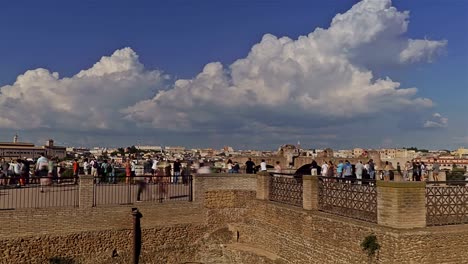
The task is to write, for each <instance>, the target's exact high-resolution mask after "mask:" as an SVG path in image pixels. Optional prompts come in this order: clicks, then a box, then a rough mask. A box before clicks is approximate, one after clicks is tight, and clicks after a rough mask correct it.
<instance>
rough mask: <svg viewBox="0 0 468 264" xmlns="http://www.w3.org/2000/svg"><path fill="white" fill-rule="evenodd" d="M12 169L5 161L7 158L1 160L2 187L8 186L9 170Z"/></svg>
mask: <svg viewBox="0 0 468 264" xmlns="http://www.w3.org/2000/svg"><path fill="white" fill-rule="evenodd" d="M9 167H10V164H8V162H7V161H6V160H5V158H2V159H1V160H0V170H1V172H0V176H1V179H0V181H1V183H0V184H1V185H8V184H9V183H8V168H9Z"/></svg>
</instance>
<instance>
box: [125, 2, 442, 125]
mask: <svg viewBox="0 0 468 264" xmlns="http://www.w3.org/2000/svg"><path fill="white" fill-rule="evenodd" d="M408 18H409V14H408V13H407V12H399V11H398V10H397V9H396V8H394V7H392V6H391V1H390V0H365V1H362V2H359V3H358V4H356V5H354V6H353V7H352V8H351V9H350V10H349V11H347V12H346V13H344V14H338V15H336V16H335V17H334V18H333V21H332V23H331V25H330V27H329V28H328V29H321V28H317V29H316V30H315V31H314V32H312V33H310V34H309V35H308V36H301V37H299V38H298V39H297V40H292V39H290V38H288V37H282V38H277V37H275V36H273V35H270V34H266V35H265V36H264V37H263V38H262V40H261V42H260V43H258V44H256V45H254V46H253V47H252V49H251V51H250V53H249V54H248V56H247V57H246V58H243V59H239V60H237V61H235V62H234V63H233V64H232V65H230V66H229V67H227V68H225V67H223V65H222V64H221V63H219V62H213V63H209V64H207V65H206V66H205V68H204V69H203V71H202V72H201V73H200V74H199V75H198V76H196V77H195V78H194V79H191V80H178V81H176V82H175V85H174V87H173V88H172V89H170V90H167V91H161V92H159V93H158V94H157V95H156V96H155V97H154V98H152V99H150V100H145V101H142V102H139V103H138V104H136V105H134V106H132V107H129V108H127V109H125V110H124V111H123V113H125V114H126V118H128V119H132V120H136V121H137V122H139V123H149V124H151V126H153V127H155V128H167V124H171V125H170V126H171V128H185V129H197V128H203V127H205V128H206V127H225V126H226V125H228V124H227V123H235V124H236V126H237V127H240V128H242V127H244V125H246V126H248V124H252V123H260V125H263V126H265V127H271V126H273V127H275V126H284V125H288V124H292V125H297V124H295V120H296V122H297V118H296V117H298V116H301V120H300V122H301V124H302V126H308V125H307V123H309V124H313V123H317V122H319V123H320V125H327V124H329V123H330V122H333V123H336V122H338V123H339V122H346V120H352V119H354V118H359V117H366V116H373V115H377V114H379V113H388V112H404V111H411V110H416V109H421V108H423V109H424V108H430V107H432V105H433V103H432V101H431V100H430V99H427V98H421V97H417V96H416V93H417V89H416V88H400V84H399V83H398V82H395V81H392V80H391V79H390V78H388V77H387V78H384V79H377V80H375V79H374V76H373V74H372V72H371V70H369V69H365V68H362V67H360V66H358V65H357V64H355V63H354V61H357V60H359V61H361V62H362V60H363V59H365V58H372V57H373V56H380V54H369V53H368V52H369V50H373V51H375V52H378V53H388V54H386V56H385V57H384V58H389V59H391V60H395V59H394V58H399V59H396V60H395V63H409V62H416V61H423V60H431V59H432V58H433V56H434V54H436V53H438V52H440V50H441V49H442V48H443V47H445V45H446V43H447V42H446V41H444V40H443V41H429V40H413V39H406V40H405V39H404V38H403V35H404V33H405V32H406V31H407V26H408ZM383 45H387V46H391V47H398V48H399V49H395V48H394V49H389V50H386V49H384V46H383ZM369 46H373V47H374V49H368V48H366V49H363V48H362V47H369ZM380 46H382V47H381V48H382V49H380V48H379V49H377V48H376V47H380ZM390 52H395V54H390ZM278 120H281V122H279V121H278ZM316 121H317V122H316Z"/></svg>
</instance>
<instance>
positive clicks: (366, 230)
mask: <svg viewBox="0 0 468 264" xmlns="http://www.w3.org/2000/svg"><path fill="white" fill-rule="evenodd" d="M194 181H195V184H196V185H195V186H194V189H195V188H197V189H196V190H194V192H195V193H196V194H197V195H195V197H194V199H195V201H194V202H193V203H190V202H168V203H162V204H159V203H142V204H138V208H139V210H140V211H141V213H142V214H143V218H142V219H141V223H142V234H143V237H142V241H143V244H142V253H141V262H140V263H205V264H215V263H216V264H228V263H249V264H250V263H265V264H285V263H369V262H370V263H414V264H416V263H418V264H419V263H431V264H432V263H434V264H435V263H457V264H458V263H468V251H467V250H466V248H467V247H468V225H457V226H444V227H421V228H411V229H397V228H393V227H385V226H382V225H377V224H372V223H367V222H362V221H358V220H353V219H349V218H345V217H339V216H335V215H332V214H327V213H322V212H319V211H317V210H315V209H314V208H315V207H314V206H313V204H314V203H313V202H312V200H313V199H312V198H313V197H309V198H311V206H309V207H310V208H309V209H310V210H304V209H301V208H296V207H291V206H287V205H282V204H278V203H274V202H269V201H261V200H257V199H255V197H256V191H255V189H256V186H257V177H256V176H255V175H254V176H251V175H232V174H226V175H198V176H195V179H194ZM310 181H311V182H313V181H312V180H310ZM313 186H314V185H313V184H310V186H309V187H311V188H313ZM378 187H379V188H392V186H391V185H388V184H387V185H385V184H384V185H382V184H379V186H378ZM414 187H415V188H417V187H418V186H414ZM389 194H392V195H393V196H389V197H387V198H388V199H390V200H392V199H393V200H395V199H396V202H394V203H392V204H389V205H388V206H387V207H391V206H397V205H398V206H400V205H399V204H400V203H401V204H404V205H405V206H407V208H410V205H411V201H412V200H414V199H413V198H414V197H416V196H413V195H410V194H408V193H407V192H406V191H404V190H397V191H396V192H395V193H392V192H390V193H389ZM417 197H419V198H421V197H420V195H419V194H418V195H417ZM387 198H385V199H387ZM419 198H418V201H420V199H419ZM405 212H406V211H402V212H399V213H400V215H401V216H402V214H405ZM131 230H132V217H131V206H102V207H96V208H44V209H35V210H11V211H0V263H85V264H87V263H109V264H110V263H130V261H131V257H132V231H131ZM371 234H375V235H376V236H377V239H378V243H379V244H380V245H381V249H380V251H379V252H378V254H377V255H376V256H375V257H373V258H371V259H369V258H368V256H367V255H366V254H365V253H364V252H363V251H362V249H361V247H360V244H361V242H362V241H363V240H364V239H365V237H367V236H369V235H371Z"/></svg>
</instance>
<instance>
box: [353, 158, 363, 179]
mask: <svg viewBox="0 0 468 264" xmlns="http://www.w3.org/2000/svg"><path fill="white" fill-rule="evenodd" d="M355 170H356V178H357V180H358V184H361V183H362V181H361V180H362V173H363V171H364V165H362V162H361V161H358V162H357V163H356V165H355Z"/></svg>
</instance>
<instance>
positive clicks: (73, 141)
mask: <svg viewBox="0 0 468 264" xmlns="http://www.w3.org/2000/svg"><path fill="white" fill-rule="evenodd" d="M467 10H468V2H466V1H455V0H449V1H444V2H442V1H436V0H428V1H410V2H409V1H393V2H392V1H390V0H364V1H354V0H353V1H351V0H345V1H338V0H332V1H321V2H311V1H297V2H295V3H294V5H292V4H291V3H286V2H284V1H276V0H269V1H243V0H242V1H232V2H224V3H222V4H221V3H219V2H216V1H203V2H197V3H196V4H195V3H194V2H191V1H182V0H177V1H162V2H158V3H148V2H147V3H143V2H139V3H128V2H126V1H112V2H111V1H99V2H86V1H83V2H76V3H75V4H74V5H68V4H64V3H62V2H60V1H55V0H51V1H44V2H41V4H39V3H37V2H35V1H21V2H9V3H6V4H4V7H2V9H1V10H0V32H2V36H3V37H2V39H4V41H3V42H1V43H0V57H1V58H2V60H1V61H0V141H7V142H9V141H11V140H12V138H13V136H14V135H15V134H16V133H18V134H19V135H20V138H21V139H22V140H24V141H29V142H32V143H35V144H38V145H39V144H44V142H45V141H46V140H47V139H49V138H53V139H54V140H55V142H56V143H57V144H58V145H62V146H86V147H92V146H103V147H106V146H114V147H117V146H130V145H163V146H164V145H181V146H186V147H213V148H221V147H223V146H226V145H228V146H233V147H234V148H236V149H275V148H277V147H278V146H279V145H281V144H286V143H292V144H295V143H296V142H298V141H300V142H301V145H302V146H304V147H306V148H318V149H320V148H326V147H331V148H334V149H340V148H342V149H349V148H354V147H363V148H385V147H395V148H398V147H400V148H401V147H412V146H415V147H418V148H427V149H456V148H458V147H462V146H465V147H466V146H468V118H466V102H468V51H467V49H466V47H467V46H468V32H467V30H466V28H468V12H466V11H467ZM408 11H409V12H408Z"/></svg>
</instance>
